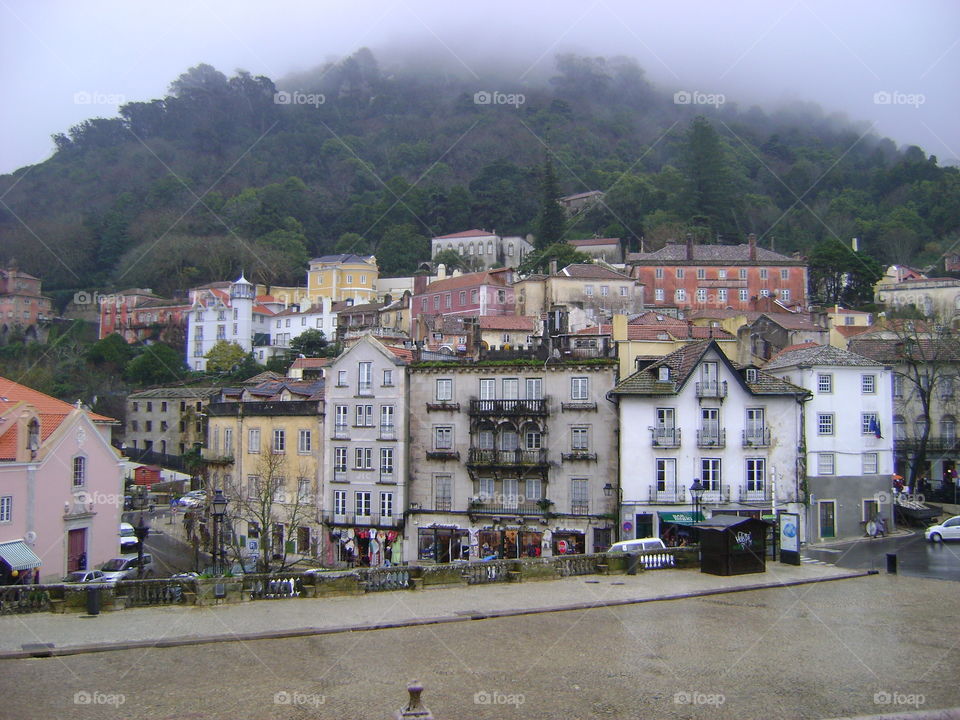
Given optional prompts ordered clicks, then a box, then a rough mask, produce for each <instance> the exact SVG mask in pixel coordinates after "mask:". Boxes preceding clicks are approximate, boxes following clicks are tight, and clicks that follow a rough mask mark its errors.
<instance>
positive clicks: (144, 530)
mask: <svg viewBox="0 0 960 720" xmlns="http://www.w3.org/2000/svg"><path fill="white" fill-rule="evenodd" d="M133 534H134V535H136V536H137V577H143V543H144V541H145V540H146V539H147V536H148V535H149V534H150V521H149V520H145V519H144V517H143V508H141V509H140V515H139V517H138V518H137V526H136V527H135V528H134V529H133Z"/></svg>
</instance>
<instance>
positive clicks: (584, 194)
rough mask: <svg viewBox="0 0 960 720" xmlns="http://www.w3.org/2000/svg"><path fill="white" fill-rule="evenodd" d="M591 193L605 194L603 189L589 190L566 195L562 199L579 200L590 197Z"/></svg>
mask: <svg viewBox="0 0 960 720" xmlns="http://www.w3.org/2000/svg"><path fill="white" fill-rule="evenodd" d="M591 195H603V191H602V190H587V191H586V192H581V193H574V194H573V195H564V196H563V197H562V198H560V199H561V200H577V199H579V198H585V197H590V196H591Z"/></svg>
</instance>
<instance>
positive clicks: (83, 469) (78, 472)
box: [73, 455, 87, 488]
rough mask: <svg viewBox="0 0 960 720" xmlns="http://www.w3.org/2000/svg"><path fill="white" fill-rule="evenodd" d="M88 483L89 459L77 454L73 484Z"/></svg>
mask: <svg viewBox="0 0 960 720" xmlns="http://www.w3.org/2000/svg"><path fill="white" fill-rule="evenodd" d="M86 484H87V459H86V458H85V457H84V456H83V455H77V456H76V457H75V458H74V459H73V486H74V487H75V488H76V487H83V486H84V485H86Z"/></svg>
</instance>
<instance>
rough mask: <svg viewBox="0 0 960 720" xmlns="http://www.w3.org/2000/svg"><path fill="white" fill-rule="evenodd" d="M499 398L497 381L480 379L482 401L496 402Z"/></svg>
mask: <svg viewBox="0 0 960 720" xmlns="http://www.w3.org/2000/svg"><path fill="white" fill-rule="evenodd" d="M496 397H497V381H496V380H494V379H493V378H481V379H480V399H481V400H495V399H496Z"/></svg>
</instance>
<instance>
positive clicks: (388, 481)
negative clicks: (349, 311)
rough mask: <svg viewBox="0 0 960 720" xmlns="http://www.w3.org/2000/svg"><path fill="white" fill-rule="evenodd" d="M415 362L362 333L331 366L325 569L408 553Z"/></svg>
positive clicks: (381, 561) (327, 396)
mask: <svg viewBox="0 0 960 720" xmlns="http://www.w3.org/2000/svg"><path fill="white" fill-rule="evenodd" d="M411 359H412V351H411V350H409V349H406V348H400V347H392V346H387V345H384V344H383V343H381V342H380V341H379V340H376V339H375V338H373V337H372V336H370V335H365V336H363V337H361V338H360V339H359V340H358V341H357V342H356V343H354V344H353V345H352V346H351V347H350V348H349V349H348V350H346V351H345V352H343V353H342V354H341V355H340V356H339V357H338V358H336V360H334V361H333V362H332V363H331V364H330V365H329V366H328V368H327V371H326V388H325V391H324V392H325V399H326V414H327V419H326V432H325V438H324V443H325V449H324V450H325V453H324V471H323V473H322V477H323V478H324V482H323V483H322V489H321V493H322V495H323V507H324V508H325V512H324V524H325V526H326V530H327V532H328V537H327V538H326V540H327V541H328V542H326V543H324V545H325V548H326V550H325V555H324V564H325V565H337V564H339V563H345V562H351V561H354V562H359V563H362V564H369V565H382V564H384V563H385V562H386V561H387V560H390V561H391V562H393V561H394V560H396V561H399V560H400V559H401V558H403V556H404V550H403V547H402V546H403V541H402V526H403V522H402V521H403V513H404V510H405V508H406V502H407V496H406V493H407V454H408V451H407V446H408V440H407V438H408V436H409V432H408V428H407V422H408V421H407V395H408V390H407V373H406V370H407V368H406V366H407V363H408V362H409V361H410V360H411Z"/></svg>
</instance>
